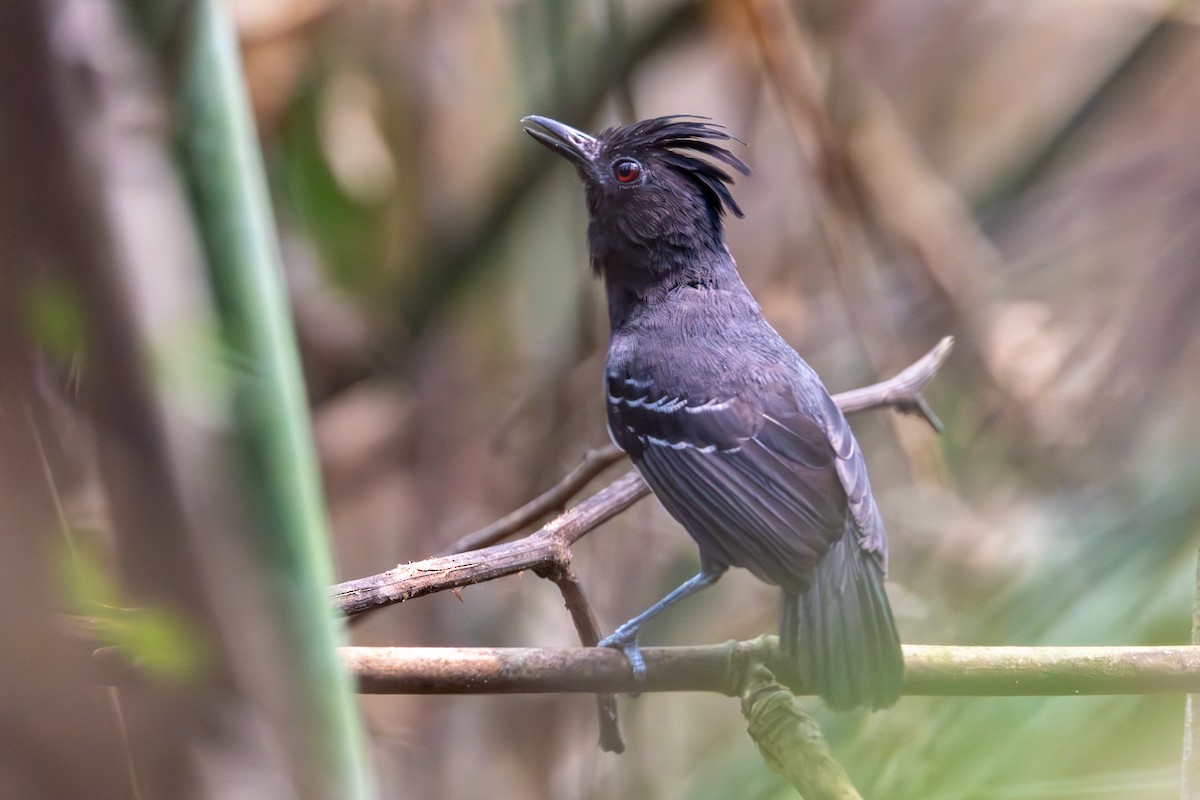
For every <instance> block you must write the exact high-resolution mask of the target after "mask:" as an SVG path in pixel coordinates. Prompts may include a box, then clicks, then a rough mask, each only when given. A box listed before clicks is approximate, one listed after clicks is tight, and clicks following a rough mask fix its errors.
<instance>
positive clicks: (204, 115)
mask: <svg viewBox="0 0 1200 800" xmlns="http://www.w3.org/2000/svg"><path fill="white" fill-rule="evenodd" d="M187 10H188V12H190V14H191V18H190V20H188V24H187V25H186V26H185V27H184V29H183V30H184V33H185V35H186V36H187V37H188V39H187V41H186V43H185V44H184V47H183V53H182V59H181V60H180V62H179V69H180V71H179V80H180V88H181V97H180V101H179V105H178V118H177V129H176V146H177V148H178V151H179V157H180V161H181V164H182V167H183V170H184V172H185V174H186V177H187V181H188V183H189V187H190V190H191V194H192V200H193V203H194V206H195V215H196V220H197V225H198V229H199V232H200V236H201V239H202V241H203V243H204V248H205V251H206V254H207V261H208V269H209V274H210V279H211V282H212V285H213V292H214V296H215V299H216V304H217V310H218V315H219V317H220V321H221V326H222V332H223V334H224V338H225V342H226V344H227V345H228V346H229V347H230V349H231V351H232V352H231V360H232V363H233V366H234V373H235V374H234V381H235V414H236V417H237V425H238V428H239V433H240V436H241V438H242V440H243V442H244V443H245V445H246V448H247V451H248V454H249V459H248V460H249V465H248V470H249V477H250V479H251V486H252V491H253V492H254V493H255V501H256V502H257V504H258V506H259V509H260V510H261V512H262V513H261V517H262V522H263V524H262V525H261V526H260V527H259V529H258V531H256V533H257V534H258V536H259V540H258V541H257V542H255V543H254V544H255V545H256V546H257V549H258V551H259V552H260V553H261V565H262V569H263V571H264V575H265V576H266V577H269V578H270V579H271V580H272V585H273V586H275V587H277V588H278V591H279V597H278V600H279V609H280V610H279V617H278V618H279V619H280V620H281V621H282V622H283V623H284V624H290V630H288V631H287V632H286V633H287V638H288V640H289V643H290V645H291V653H290V655H291V656H292V657H293V658H294V659H295V661H294V663H292V664H288V665H281V669H289V670H291V671H292V672H293V674H294V676H295V678H296V680H297V682H298V685H299V686H301V687H304V689H307V690H308V693H307V696H304V697H297V698H295V702H296V703H297V704H298V705H300V706H303V705H308V706H309V708H308V709H307V711H308V713H307V714H304V715H303V716H305V717H307V718H308V719H309V720H310V725H311V727H312V730H311V732H309V736H308V737H307V741H308V742H309V743H310V744H309V746H310V747H312V748H313V749H314V750H315V751H316V752H313V753H311V754H307V755H308V756H310V759H311V761H310V763H315V764H316V765H317V768H316V769H314V770H313V774H314V775H318V776H321V778H322V779H323V780H324V785H323V786H319V787H315V788H314V787H311V786H309V787H306V788H307V790H308V791H310V792H312V796H319V797H331V798H338V799H339V800H342V799H343V798H349V799H353V798H366V797H370V796H372V795H373V788H372V785H371V784H372V782H371V780H370V778H369V775H368V770H367V767H366V763H365V754H364V746H363V734H362V727H361V723H360V720H359V718H358V712H357V706H356V704H355V700H354V696H353V692H352V687H351V683H350V681H349V679H348V677H347V676H346V675H345V673H344V672H343V671H342V669H341V666H340V664H339V662H338V660H337V645H338V644H339V642H340V639H341V629H340V627H339V625H338V623H337V622H336V621H335V618H334V615H333V613H332V611H331V609H330V607H329V605H328V603H327V602H326V598H325V587H327V586H328V585H329V584H330V583H332V582H333V575H334V570H333V565H332V557H331V552H330V546H329V536H328V523H327V518H326V513H325V508H324V502H323V497H322V492H321V486H320V483H319V476H318V469H317V462H316V456H315V452H314V446H313V443H312V438H311V423H310V419H309V414H308V409H307V402H306V398H305V395H304V386H303V382H302V380H301V371H300V365H299V356H298V354H297V350H296V344H295V340H294V336H293V328H292V321H291V316H290V311H289V306H288V300H287V291H286V288H285V283H284V278H283V274H282V264H281V259H280V254H279V248H278V242H277V240H276V234H275V225H274V219H273V214H272V210H271V203H270V200H269V196H268V191H267V186H266V180H265V176H264V171H263V164H262V158H261V154H260V152H259V146H258V139H257V136H256V132H255V128H254V122H253V119H252V116H251V111H250V106H249V101H248V99H247V95H246V90H245V86H244V83H243V79H242V71H241V64H240V57H239V54H238V49H237V41H236V38H235V35H234V32H233V30H232V26H231V24H230V21H229V19H228V18H227V16H226V14H225V12H224V10H223V8H222V7H221V5H220V3H219V2H217V0H196V2H194V3H192V4H191V6H190V8H188V9H187ZM302 692H303V690H302Z"/></svg>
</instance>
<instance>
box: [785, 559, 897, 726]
mask: <svg viewBox="0 0 1200 800" xmlns="http://www.w3.org/2000/svg"><path fill="white" fill-rule="evenodd" d="M780 643H781V646H782V648H783V652H784V653H785V654H786V655H787V656H788V657H790V658H792V659H793V660H794V661H795V662H796V663H797V664H798V665H799V667H800V672H801V674H802V675H803V676H804V680H805V681H806V682H807V684H808V686H809V687H810V688H811V689H812V690H813V691H815V692H816V693H817V694H818V695H820V696H821V697H823V698H824V699H825V702H827V703H828V704H829V705H830V707H831V708H834V709H837V710H839V711H847V710H850V709H853V708H860V707H866V708H870V709H879V708H887V707H888V706H890V705H892V704H893V703H895V702H896V699H897V698H898V697H899V696H900V680H901V678H902V677H903V675H904V656H903V654H902V653H901V651H900V637H899V636H898V635H897V634H896V624H895V622H894V621H893V619H892V608H891V606H890V605H889V604H888V598H887V593H886V592H885V591H884V587H883V568H882V567H881V566H880V565H879V563H878V562H877V561H876V559H875V557H874V556H873V555H872V554H871V553H867V552H865V551H863V549H862V548H860V547H858V543H857V542H855V541H853V536H846V537H843V538H842V539H840V540H839V541H838V542H837V543H836V544H834V545H833V547H832V548H830V550H829V551H828V552H827V553H826V554H825V555H824V557H822V558H821V560H820V561H819V562H818V563H817V568H816V571H815V573H814V574H813V578H812V583H811V585H810V586H809V588H808V591H806V592H805V593H804V594H802V595H801V594H797V593H791V592H786V591H785V592H784V594H783V617H782V628H781V632H780Z"/></svg>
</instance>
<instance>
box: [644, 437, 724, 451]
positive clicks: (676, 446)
mask: <svg viewBox="0 0 1200 800" xmlns="http://www.w3.org/2000/svg"><path fill="white" fill-rule="evenodd" d="M638 438H640V439H641V440H642V441H643V442H649V443H650V444H653V445H657V446H659V447H669V448H671V449H672V450H686V449H688V448H690V449H692V450H696V451H697V452H700V453H713V452H716V449H717V446H716V445H715V444H710V445H706V446H704V447H696V445H694V444H692V443H691V442H682V441H680V442H669V441H667V440H666V439H660V438H658V437H657V436H645V437H638Z"/></svg>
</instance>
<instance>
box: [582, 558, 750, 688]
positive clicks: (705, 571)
mask: <svg viewBox="0 0 1200 800" xmlns="http://www.w3.org/2000/svg"><path fill="white" fill-rule="evenodd" d="M726 569H727V567H725V566H724V565H721V566H716V567H710V566H705V567H704V568H702V569H701V571H700V573H699V574H698V575H695V576H693V577H691V578H689V579H688V580H686V581H684V582H683V583H682V584H681V585H680V586H679V588H677V589H675V591H673V592H671V593H670V594H668V595H667V596H666V597H664V598H663V599H662V600H659V601H658V602H657V603H655V604H654V605H652V606H650V607H649V608H647V609H646V610H645V611H643V612H642V613H640V614H638V615H637V616H636V617H634V618H633V619H631V620H629V621H628V622H626V623H624V624H623V625H621V626H620V627H619V628H617V629H616V630H615V631H613V632H612V634H611V635H609V636H605V637H604V638H603V639H601V640H600V643H599V645H598V646H599V647H615V648H617V649H618V650H620V651H621V652H623V653H624V654H625V658H626V659H628V660H629V666H630V667H631V668H632V669H633V677H634V678H636V679H637V680H639V681H644V680H646V662H645V660H644V659H643V658H642V651H641V650H639V649H638V643H637V637H638V632H639V631H641V629H642V626H643V625H645V624H646V623H647V622H649V621H650V618H651V617H653V616H655V615H656V614H658V613H659V612H660V611H665V610H666V609H668V608H670V607H671V606H673V605H675V604H676V603H678V602H679V601H680V600H682V599H683V598H685V597H687V596H689V595H693V594H695V593H696V592H698V591H700V590H701V589H704V588H706V587H709V586H712V585H713V584H714V583H716V582H717V578H720V577H721V576H722V575H724V574H725V570H726Z"/></svg>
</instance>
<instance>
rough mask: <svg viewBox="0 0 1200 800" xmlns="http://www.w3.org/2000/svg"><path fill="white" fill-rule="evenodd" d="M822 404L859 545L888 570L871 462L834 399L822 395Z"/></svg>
mask: <svg viewBox="0 0 1200 800" xmlns="http://www.w3.org/2000/svg"><path fill="white" fill-rule="evenodd" d="M821 403H822V411H823V413H822V415H821V416H822V418H823V420H824V429H825V436H826V438H827V439H828V441H829V443H830V445H831V446H832V447H833V450H834V452H835V453H836V454H837V462H836V467H837V474H838V479H839V481H840V482H841V484H842V489H843V490H845V492H846V504H847V507H848V508H849V511H850V516H851V517H852V518H853V520H854V529H855V532H856V533H857V534H858V545H859V547H861V548H862V549H863V550H866V551H867V552H870V553H873V554H874V555H875V557H876V558H877V559H878V561H879V565H880V566H881V567H883V568H884V570H885V571H886V569H887V537H886V535H885V533H884V529H883V518H882V517H880V515H879V508H878V506H876V505H875V496H874V495H873V494H872V493H871V482H870V480H869V479H868V477H867V462H866V460H865V459H864V458H863V454H862V450H861V449H860V448H859V446H858V440H857V439H855V438H854V433H853V432H852V431H851V430H850V423H848V422H847V421H846V416H845V414H843V413H842V410H841V409H840V408H838V407H837V404H836V403H834V402H833V398H832V397H830V396H829V395H828V394H825V393H822V397H821Z"/></svg>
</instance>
